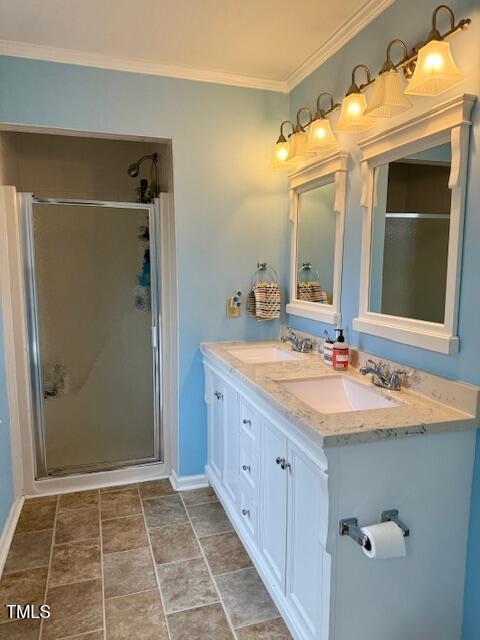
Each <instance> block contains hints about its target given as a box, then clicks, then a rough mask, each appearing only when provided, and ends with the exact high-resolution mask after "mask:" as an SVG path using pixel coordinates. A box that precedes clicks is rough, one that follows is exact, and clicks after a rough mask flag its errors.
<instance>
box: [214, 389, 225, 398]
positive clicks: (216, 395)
mask: <svg viewBox="0 0 480 640" xmlns="http://www.w3.org/2000/svg"><path fill="white" fill-rule="evenodd" d="M214 396H215V397H216V399H217V400H223V393H222V392H221V391H215V393H214Z"/></svg>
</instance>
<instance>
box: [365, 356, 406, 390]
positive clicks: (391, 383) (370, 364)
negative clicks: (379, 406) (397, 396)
mask: <svg viewBox="0 0 480 640" xmlns="http://www.w3.org/2000/svg"><path fill="white" fill-rule="evenodd" d="M359 372H360V373H361V374H362V376H366V375H368V374H369V373H371V374H373V375H372V382H373V384H375V385H377V387H381V388H382V389H390V391H399V390H400V389H401V378H402V376H406V375H407V372H406V371H402V370H401V369H395V370H394V371H392V372H390V370H389V369H388V367H387V366H386V365H385V364H384V363H383V362H374V360H367V362H366V363H365V365H364V366H363V367H360V369H359Z"/></svg>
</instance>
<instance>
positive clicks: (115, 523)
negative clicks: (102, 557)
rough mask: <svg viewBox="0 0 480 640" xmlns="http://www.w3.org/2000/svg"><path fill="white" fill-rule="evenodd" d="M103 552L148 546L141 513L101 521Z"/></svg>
mask: <svg viewBox="0 0 480 640" xmlns="http://www.w3.org/2000/svg"><path fill="white" fill-rule="evenodd" d="M102 540H103V553H114V552H116V551H128V549H140V548H141V547H148V538H147V532H146V529H145V523H144V520H143V515H139V516H126V517H124V518H115V519H113V520H103V521H102Z"/></svg>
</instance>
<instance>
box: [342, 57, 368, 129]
mask: <svg viewBox="0 0 480 640" xmlns="http://www.w3.org/2000/svg"><path fill="white" fill-rule="evenodd" d="M357 69H365V72H366V74H367V82H366V83H365V84H362V85H357V83H356V82H355V74H356V72H357ZM371 83H372V78H371V76H370V69H369V68H368V67H367V66H366V65H364V64H357V66H356V67H354V69H353V71H352V84H351V85H350V88H349V90H348V91H347V93H346V95H345V98H344V99H343V101H342V111H341V113H340V118H339V120H338V123H337V131H346V132H348V133H359V132H360V131H365V130H366V129H370V127H373V125H374V124H375V119H374V118H372V117H370V116H365V115H364V111H365V109H366V107H367V100H366V98H365V95H364V94H363V93H362V90H363V89H365V87H367V86H368V85H370V84H371Z"/></svg>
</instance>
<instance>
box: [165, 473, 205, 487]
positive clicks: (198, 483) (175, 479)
mask: <svg viewBox="0 0 480 640" xmlns="http://www.w3.org/2000/svg"><path fill="white" fill-rule="evenodd" d="M170 482H171V483H172V486H173V488H174V489H175V491H189V490H190V489H202V488H203V487H208V486H209V482H208V480H207V476H206V475H205V474H203V473H200V474H198V475H197V476H177V474H176V473H175V470H174V469H172V471H171V473H170Z"/></svg>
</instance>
